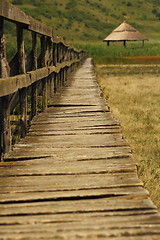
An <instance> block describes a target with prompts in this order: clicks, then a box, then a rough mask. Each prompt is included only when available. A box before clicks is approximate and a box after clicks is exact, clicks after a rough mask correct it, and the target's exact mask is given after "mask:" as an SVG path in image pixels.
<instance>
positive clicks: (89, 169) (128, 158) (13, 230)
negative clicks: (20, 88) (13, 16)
mask: <svg viewBox="0 0 160 240" xmlns="http://www.w3.org/2000/svg"><path fill="white" fill-rule="evenodd" d="M0 239H1V240H2V239H3V240H6V239H7V240H8V239H34V240H35V239H56V240H57V239H69V240H75V239H91V240H95V239H114V240H159V239H160V216H159V213H158V211H157V209H156V206H155V205H154V204H153V203H152V201H151V200H150V198H149V193H148V192H147V190H145V189H144V188H143V183H142V182H141V181H140V180H139V178H138V176H137V163H136V162H135V160H134V159H133V158H132V153H131V149H130V146H129V144H128V143H127V142H126V141H125V140H124V139H123V137H122V133H121V127H120V125H119V123H118V122H117V121H116V120H115V119H114V118H113V116H112V114H111V112H110V111H109V107H108V105H107V103H106V102H105V100H104V99H103V97H102V96H101V91H100V89H99V87H98V85H97V82H96V78H95V75H94V72H93V66H92V62H91V59H87V60H86V61H85V63H84V64H83V66H82V67H81V68H80V69H79V70H78V71H77V72H76V73H75V74H74V76H72V78H71V79H70V80H69V81H68V82H67V84H66V87H64V88H62V90H61V92H60V93H59V94H56V95H55V96H54V98H53V99H52V102H50V103H49V105H48V108H47V110H46V111H45V112H43V113H41V114H39V115H38V116H37V117H35V118H34V120H33V121H32V125H31V128H30V130H29V133H28V134H27V136H26V137H25V138H24V139H22V140H21V141H20V142H19V143H18V144H16V145H15V146H14V148H13V151H11V152H10V153H9V154H7V155H6V157H5V159H4V162H2V163H0Z"/></svg>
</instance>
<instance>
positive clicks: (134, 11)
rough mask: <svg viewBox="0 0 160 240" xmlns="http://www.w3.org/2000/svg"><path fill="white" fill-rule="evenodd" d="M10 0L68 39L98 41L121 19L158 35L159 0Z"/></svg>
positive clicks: (150, 33) (152, 35) (148, 34)
mask: <svg viewBox="0 0 160 240" xmlns="http://www.w3.org/2000/svg"><path fill="white" fill-rule="evenodd" d="M9 1H10V2H11V3H13V4H15V6H17V7H18V8H20V9H22V10H23V11H25V13H26V14H28V15H31V16H32V17H34V18H36V19H37V20H40V21H43V22H44V23H46V24H48V25H50V26H51V27H53V28H54V32H55V35H59V36H62V37H64V38H65V39H66V40H67V41H76V42H77V41H83V42H85V41H88V42H94V41H97V42H100V41H102V40H103V39H104V38H105V37H106V36H107V35H108V34H109V33H110V32H111V31H112V30H113V29H114V28H116V27H117V26H118V25H119V24H120V23H121V22H122V21H124V20H126V21H127V22H128V23H129V24H131V25H133V27H135V28H136V29H137V30H138V31H140V32H142V33H143V34H145V35H146V36H147V37H148V38H149V39H160V31H159V27H160V24H159V19H160V5H159V0H154V1H153V0H145V1H140V0H138V1H137V0H132V1H130V0H119V1H118V4H117V0H112V1H110V0H81V1H77V0H43V1H42V0H9Z"/></svg>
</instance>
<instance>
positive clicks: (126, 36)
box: [103, 21, 148, 47]
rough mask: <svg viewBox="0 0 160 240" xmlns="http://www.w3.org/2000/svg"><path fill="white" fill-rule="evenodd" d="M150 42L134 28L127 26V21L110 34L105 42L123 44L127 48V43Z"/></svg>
mask: <svg viewBox="0 0 160 240" xmlns="http://www.w3.org/2000/svg"><path fill="white" fill-rule="evenodd" d="M145 40H148V39H147V38H146V37H145V36H144V35H143V34H141V33H140V32H138V31H137V30H136V29H135V28H134V27H132V26H130V25H129V24H127V23H126V22H125V21H124V22H123V23H122V24H120V25H119V26H118V27H117V28H116V29H115V30H113V32H112V33H111V34H109V35H108V36H107V37H106V38H105V39H104V40H103V41H104V42H107V45H108V46H109V44H110V42H123V43H124V46H125V47H126V41H142V43H143V45H144V41H145Z"/></svg>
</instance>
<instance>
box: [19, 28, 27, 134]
mask: <svg viewBox="0 0 160 240" xmlns="http://www.w3.org/2000/svg"><path fill="white" fill-rule="evenodd" d="M17 51H18V63H19V69H18V70H19V74H24V73H26V66H25V50H24V39H23V28H22V26H21V25H20V24H17ZM19 99H20V126H21V137H25V135H26V133H27V88H25V87H24V88H22V89H20V90H19Z"/></svg>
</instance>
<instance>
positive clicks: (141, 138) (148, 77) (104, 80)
mask: <svg viewBox="0 0 160 240" xmlns="http://www.w3.org/2000/svg"><path fill="white" fill-rule="evenodd" d="M95 71H96V74H97V78H98V81H99V84H100V87H101V89H102V91H103V94H104V97H105V98H106V99H107V101H108V103H109V105H110V107H111V111H112V113H113V115H114V117H115V118H116V119H117V120H118V121H119V122H120V124H121V126H122V131H123V136H124V137H125V138H126V139H127V140H128V142H129V143H130V145H131V148H132V151H133V157H134V158H135V159H136V161H137V162H138V173H139V177H140V178H141V179H142V181H143V182H144V185H145V188H146V189H148V190H149V192H150V195H151V198H152V200H153V202H154V203H155V204H156V205H157V206H158V208H159V209H160V105H159V101H160V65H153V64H148V65H146V64H129V65H128V64H120V65H116V64H114V65H111V64H109V65H100V64H96V67H95Z"/></svg>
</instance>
